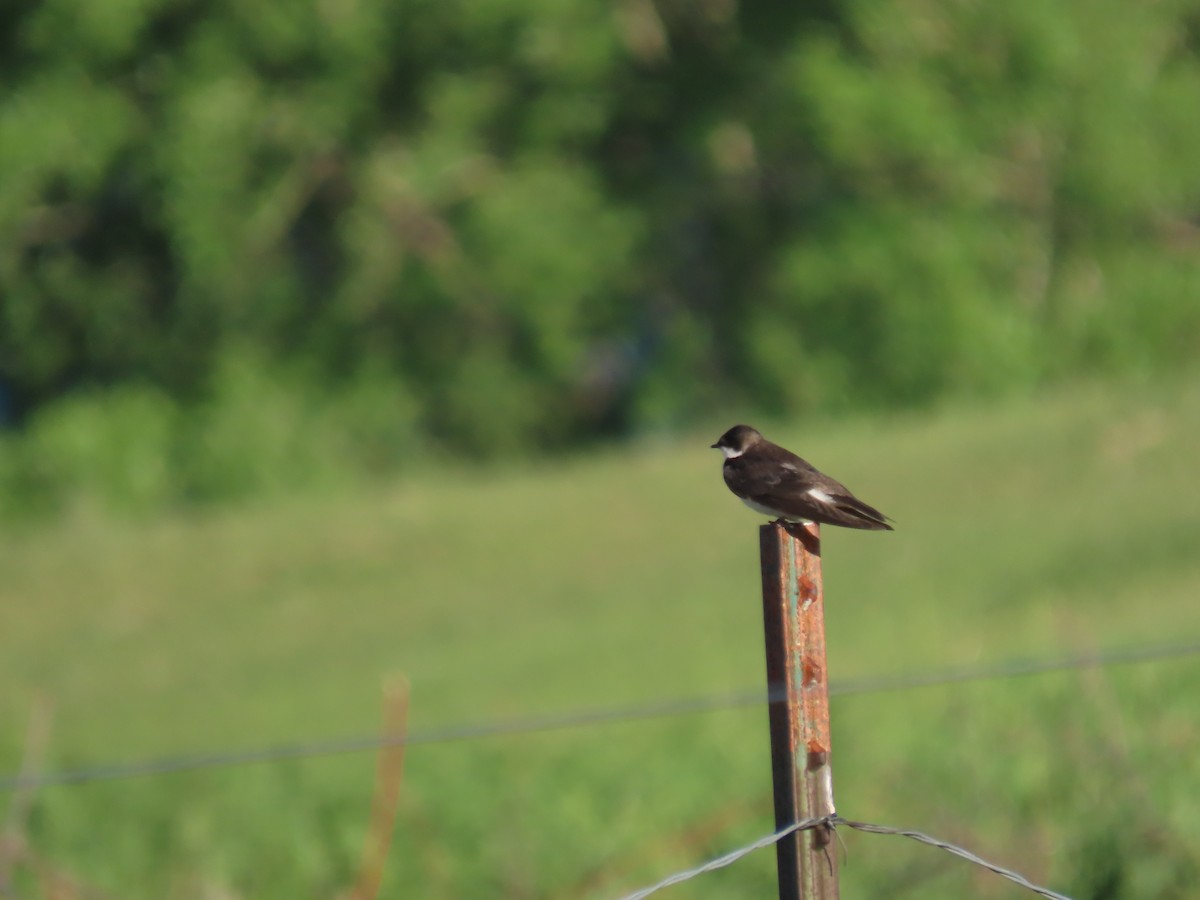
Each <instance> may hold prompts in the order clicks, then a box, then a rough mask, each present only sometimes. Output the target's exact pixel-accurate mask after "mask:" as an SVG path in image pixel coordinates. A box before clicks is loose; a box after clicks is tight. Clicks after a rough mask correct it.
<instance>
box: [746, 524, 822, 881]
mask: <svg viewBox="0 0 1200 900" xmlns="http://www.w3.org/2000/svg"><path fill="white" fill-rule="evenodd" d="M759 550H760V555H761V561H762V586H763V630H764V634H765V637H766V656H767V689H768V691H769V692H770V693H769V699H770V703H769V707H768V709H769V713H770V726H771V776H772V778H771V780H772V784H773V787H774V795H775V827H776V828H777V829H779V828H786V827H787V826H788V825H791V824H792V823H794V822H798V821H800V820H802V819H807V818H814V817H820V816H825V815H831V814H832V813H833V812H834V807H833V773H832V770H831V769H830V763H829V679H828V671H827V668H826V665H825V602H824V593H823V590H822V585H821V537H820V526H818V525H815V524H813V525H805V526H802V525H789V526H784V525H780V524H776V523H771V524H769V525H763V526H762V527H761V528H760V529H759ZM776 861H777V864H778V869H779V897H780V900H836V898H837V896H838V868H837V854H836V847H835V846H834V845H833V830H832V829H831V828H814V829H811V830H807V831H801V832H797V833H796V834H793V835H789V836H788V837H786V838H784V839H783V840H781V841H779V842H778V844H776Z"/></svg>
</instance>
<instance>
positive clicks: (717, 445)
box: [708, 444, 721, 450]
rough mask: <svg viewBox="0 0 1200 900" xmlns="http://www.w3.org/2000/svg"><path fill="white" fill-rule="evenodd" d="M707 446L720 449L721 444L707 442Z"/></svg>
mask: <svg viewBox="0 0 1200 900" xmlns="http://www.w3.org/2000/svg"><path fill="white" fill-rule="evenodd" d="M708 446H710V447H712V448H713V449H714V450H720V449H721V445H720V444H709V445H708Z"/></svg>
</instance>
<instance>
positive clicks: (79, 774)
mask: <svg viewBox="0 0 1200 900" xmlns="http://www.w3.org/2000/svg"><path fill="white" fill-rule="evenodd" d="M1198 654H1200V639H1193V640H1188V641H1170V642H1159V643H1154V644H1145V645H1141V646H1135V647H1119V648H1112V649H1109V650H1104V651H1098V652H1093V653H1079V654H1073V655H1070V656H1062V657H1055V658H1049V659H1045V658H1043V659H1036V658H1025V659H1014V660H1007V661H1003V662H993V663H983V664H979V665H970V666H956V667H951V668H941V669H930V670H926V671H921V672H911V673H901V674H892V675H880V676H869V677H861V678H850V679H846V680H840V679H834V680H833V681H832V682H831V684H830V686H829V693H830V695H831V696H852V695H860V694H874V693H883V692H887V691H897V690H911V689H915V688H922V687H934V686H937V685H949V684H961V683H964V682H971V681H991V680H998V679H1002V678H1011V677H1019V676H1028V675H1039V674H1045V673H1049V672H1059V671H1067V670H1071V669H1081V668H1095V667H1101V666H1111V665H1122V664H1130V663H1146V662H1155V661H1161V660H1168V659H1180V658H1185V657H1190V656H1195V655H1198ZM783 699H786V690H785V689H784V688H783V687H773V688H771V689H769V690H767V691H765V692H764V691H763V689H762V688H757V689H754V690H742V691H733V692H727V693H721V694H707V695H703V696H697V697H682V698H673V699H669V700H661V701H655V702H651V703H642V704H630V705H625V706H615V707H608V708H601V709H591V710H573V711H569V712H564V713H552V714H548V715H543V716H526V717H521V718H514V719H506V720H503V721H490V722H470V723H465V724H459V725H450V726H446V727H441V728H431V729H427V730H424V731H414V732H410V733H409V734H407V735H388V734H379V733H375V734H369V735H355V736H350V737H339V738H329V739H324V740H312V741H303V742H299V741H298V742H294V743H286V744H276V745H271V746H265V747H252V748H247V749H240V750H221V751H214V752H211V753H199V754H181V755H177V756H170V757H163V758H160V759H151V760H142V761H137V762H128V763H105V764H99V765H93V766H82V767H79V768H75V769H64V770H60V771H57V772H41V773H35V774H20V773H18V774H13V775H5V776H0V791H11V790H15V789H17V788H27V787H31V788H41V787H53V786H56V785H68V784H82V783H87V782H94V781H113V780H117V779H126V778H139V777H144V776H151V775H166V774H171V773H176V772H185V771H191V770H194V769H211V768H223V767H229V766H239V765H248V764H253V763H263V762H274V761H282V760H288V759H304V758H309V757H319V756H335V755H340V754H345V753H357V752H363V751H367V750H378V749H380V748H381V747H393V746H397V745H404V746H419V745H428V744H442V743H449V742H453V741H467V740H479V739H483V738H490V737H506V736H513V735H520V734H531V733H536V732H545V731H557V730H563V729H568V728H580V727H586V726H592V725H603V724H610V723H618V722H633V721H638V720H644V719H658V718H667V717H671V716H680V715H689V714H695V713H702V712H713V711H717V710H722V709H733V708H737V707H745V706H753V705H757V704H761V703H763V702H764V701H766V702H775V701H778V700H783Z"/></svg>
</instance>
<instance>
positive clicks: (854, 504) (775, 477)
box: [712, 425, 893, 531]
mask: <svg viewBox="0 0 1200 900" xmlns="http://www.w3.org/2000/svg"><path fill="white" fill-rule="evenodd" d="M712 446H713V447H714V448H715V449H717V450H720V451H721V452H722V453H724V454H725V463H724V465H723V466H722V467H721V472H722V474H723V475H724V476H725V484H726V485H727V486H728V488H729V490H731V491H733V493H734V494H735V495H736V496H737V497H738V498H739V499H740V500H741V501H742V502H743V503H745V504H746V505H747V506H748V507H750V508H751V509H752V510H754V511H755V512H758V513H762V514H763V515H765V516H774V517H775V521H776V522H780V523H788V522H804V523H808V522H820V523H822V524H824V525H840V526H842V527H843V528H862V529H867V530H870V531H892V530H893V528H892V526H891V525H889V524H888V521H889V519H888V517H887V516H885V515H884V514H883V513H881V512H880V511H879V510H877V509H876V508H875V507H873V506H871V505H869V504H867V503H864V502H863V501H861V500H859V499H858V498H857V497H855V496H854V494H852V493H851V492H850V489H849V488H847V487H846V486H845V485H844V484H842V483H841V482H840V481H835V480H834V479H832V478H830V477H829V476H828V475H826V474H824V473H823V472H819V471H817V469H816V467H814V466H813V465H812V464H811V463H809V462H807V461H805V460H803V459H801V458H800V457H799V456H797V455H796V454H795V453H793V452H792V451H790V450H786V449H784V448H783V447H780V446H779V445H778V444H772V443H771V442H770V441H768V440H767V439H766V438H765V437H763V436H762V434H761V433H760V432H759V431H758V430H757V429H755V428H751V427H750V426H749V425H734V426H733V427H732V428H730V429H729V430H728V431H726V432H725V433H724V434H723V435H721V437H720V438H718V439H717V442H716V443H715V444H713V445H712Z"/></svg>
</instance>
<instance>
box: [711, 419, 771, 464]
mask: <svg viewBox="0 0 1200 900" xmlns="http://www.w3.org/2000/svg"><path fill="white" fill-rule="evenodd" d="M762 439H763V436H762V435H761V434H759V433H758V431H756V430H755V429H753V428H751V427H750V426H749V425H734V426H733V427H732V428H730V429H729V430H728V431H727V432H725V433H724V434H723V435H721V436H720V437H719V438H718V439H717V442H716V443H715V444H713V445H712V446H713V449H714V450H720V451H721V452H722V453H724V454H725V458H726V459H733V458H734V457H736V456H741V455H742V454H743V453H745V452H746V451H747V450H749V449H750V448H751V447H753V446H754V445H755V444H757V443H758V442H759V441H761V440H762Z"/></svg>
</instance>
